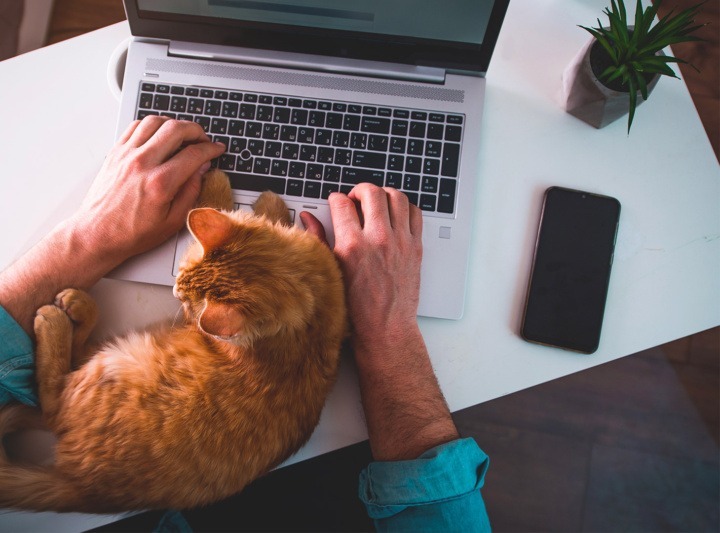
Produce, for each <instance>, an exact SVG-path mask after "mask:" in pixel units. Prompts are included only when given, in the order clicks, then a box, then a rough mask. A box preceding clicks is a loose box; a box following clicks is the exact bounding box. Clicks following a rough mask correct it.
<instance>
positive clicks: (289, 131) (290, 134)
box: [280, 126, 298, 142]
mask: <svg viewBox="0 0 720 533" xmlns="http://www.w3.org/2000/svg"><path fill="white" fill-rule="evenodd" d="M297 139H298V136H297V128H296V127H295V126H283V127H281V128H280V140H282V141H290V142H295V141H297Z"/></svg>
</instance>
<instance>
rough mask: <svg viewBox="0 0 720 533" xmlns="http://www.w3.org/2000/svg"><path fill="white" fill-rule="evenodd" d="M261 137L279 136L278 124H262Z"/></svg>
mask: <svg viewBox="0 0 720 533" xmlns="http://www.w3.org/2000/svg"><path fill="white" fill-rule="evenodd" d="M262 137H263V139H271V140H276V139H279V138H280V124H263V133H262Z"/></svg>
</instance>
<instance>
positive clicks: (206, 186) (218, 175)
mask: <svg viewBox="0 0 720 533" xmlns="http://www.w3.org/2000/svg"><path fill="white" fill-rule="evenodd" d="M197 206H198V207H212V208H214V209H224V210H225V211H232V210H233V209H234V208H235V201H234V200H233V194H232V187H230V178H228V175H227V174H225V173H224V172H223V171H222V170H218V169H217V168H214V169H212V170H209V171H208V172H206V173H205V175H204V176H203V179H202V185H201V188H200V196H199V198H198V202H197Z"/></svg>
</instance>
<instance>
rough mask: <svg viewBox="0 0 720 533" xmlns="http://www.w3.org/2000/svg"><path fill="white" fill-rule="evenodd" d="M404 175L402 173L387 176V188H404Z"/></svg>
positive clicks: (392, 173)
mask: <svg viewBox="0 0 720 533" xmlns="http://www.w3.org/2000/svg"><path fill="white" fill-rule="evenodd" d="M402 180H403V175H402V174H401V173H400V172H388V173H387V174H386V175H385V186H386V187H393V188H395V189H401V188H402Z"/></svg>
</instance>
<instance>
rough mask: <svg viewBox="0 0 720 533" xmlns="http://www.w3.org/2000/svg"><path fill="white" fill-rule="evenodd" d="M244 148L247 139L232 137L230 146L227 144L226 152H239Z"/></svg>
mask: <svg viewBox="0 0 720 533" xmlns="http://www.w3.org/2000/svg"><path fill="white" fill-rule="evenodd" d="M245 148H247V139H241V138H238V137H233V138H232V140H231V141H230V146H228V152H230V153H231V154H239V153H240V152H242V151H243V150H245Z"/></svg>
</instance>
